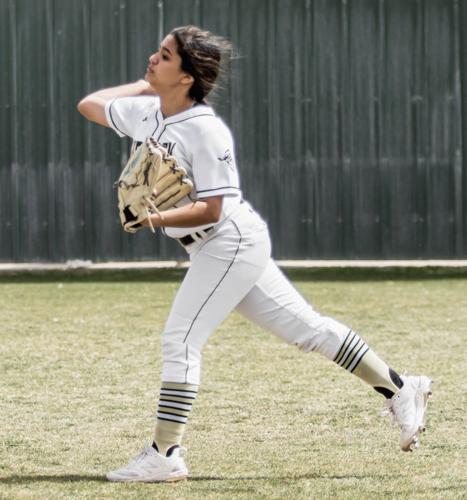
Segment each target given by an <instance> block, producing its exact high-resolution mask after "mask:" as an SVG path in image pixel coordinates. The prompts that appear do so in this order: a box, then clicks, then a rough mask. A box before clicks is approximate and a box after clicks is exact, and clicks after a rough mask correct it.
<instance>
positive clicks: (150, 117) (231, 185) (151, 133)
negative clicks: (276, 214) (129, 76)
mask: <svg viewBox="0 0 467 500" xmlns="http://www.w3.org/2000/svg"><path fill="white" fill-rule="evenodd" d="M105 115H106V118H107V122H108V124H109V125H110V126H111V127H112V128H113V130H115V132H116V133H117V134H118V135H119V136H120V137H124V136H128V137H131V138H132V139H133V147H132V151H133V150H134V149H135V148H136V147H138V146H139V145H140V144H141V143H142V142H144V141H145V140H146V139H147V138H148V137H154V139H156V141H157V142H159V143H160V144H162V145H163V146H164V147H165V148H166V149H167V150H168V151H169V153H170V154H172V155H173V156H175V157H176V158H177V160H178V162H179V164H180V165H181V166H182V167H184V168H185V169H186V171H187V174H188V177H189V178H190V180H191V181H192V182H193V186H194V188H193V191H192V193H191V194H190V198H191V199H190V198H189V197H186V198H185V199H183V200H181V201H180V202H179V203H178V204H177V206H183V205H186V204H189V203H191V202H192V201H193V200H200V199H202V198H208V197H210V196H217V195H223V196H224V199H223V204H222V213H221V217H220V220H219V222H222V221H223V220H224V219H225V218H227V217H228V216H229V215H230V214H231V213H232V212H233V210H234V209H235V208H236V207H237V206H238V205H239V204H240V201H241V198H242V193H241V191H240V184H239V176H238V171H237V166H236V162H235V152H234V144H233V138H232V134H231V133H230V130H229V128H228V127H227V125H226V124H225V123H224V122H223V121H222V120H221V119H220V118H219V117H217V116H216V115H215V113H214V110H213V109H212V108H211V107H210V106H207V105H202V104H198V105H196V106H193V107H192V108H190V109H188V110H186V111H183V112H182V113H178V114H177V115H173V116H170V117H168V118H164V117H163V115H162V112H161V110H160V99H159V98H158V97H154V96H140V97H120V98H117V99H114V100H111V101H108V102H107V103H106V106H105ZM209 226H212V224H207V225H204V226H197V227H188V228H187V227H183V228H180V227H177V228H175V227H165V228H164V231H165V233H166V234H167V235H168V236H170V237H172V238H181V237H182V236H185V235H187V234H191V233H194V232H196V231H199V230H201V229H205V228H206V227H209Z"/></svg>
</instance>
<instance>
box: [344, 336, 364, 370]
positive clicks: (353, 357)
mask: <svg viewBox="0 0 467 500" xmlns="http://www.w3.org/2000/svg"><path fill="white" fill-rule="evenodd" d="M360 340H361V339H360ZM365 346H366V344H365V342H363V340H362V345H361V346H360V347H359V349H358V351H357V352H355V353H354V355H353V356H352V359H351V360H350V361H349V362H348V363H347V366H346V368H345V369H346V370H348V369H349V368H350V366H351V365H352V363H353V361H354V359H355V358H356V357H357V355H358V353H359V352H360V351H361V350H362V349H364V348H365ZM344 364H345V363H344Z"/></svg>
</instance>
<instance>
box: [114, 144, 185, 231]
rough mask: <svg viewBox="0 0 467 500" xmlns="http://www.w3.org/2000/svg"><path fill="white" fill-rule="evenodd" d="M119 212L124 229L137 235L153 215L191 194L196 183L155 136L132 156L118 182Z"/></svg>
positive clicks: (152, 228) (152, 229)
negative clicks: (146, 220)
mask: <svg viewBox="0 0 467 500" xmlns="http://www.w3.org/2000/svg"><path fill="white" fill-rule="evenodd" d="M116 184H117V187H118V209H119V212H120V221H121V223H122V226H123V229H124V230H125V231H127V232H128V233H136V231H138V229H141V228H142V227H143V226H142V225H141V222H142V221H143V220H144V219H148V220H149V225H150V228H151V231H152V232H155V231H154V227H153V225H152V224H151V218H150V215H151V214H153V213H157V212H159V210H166V209H168V208H171V207H173V206H174V205H175V204H176V203H177V202H179V201H180V200H181V199H182V198H184V197H185V196H187V195H189V194H190V192H191V190H192V189H193V183H192V182H191V181H190V179H188V177H187V173H186V170H185V169H184V168H183V167H181V166H180V165H178V164H177V160H176V159H175V157H173V156H171V155H170V154H169V153H168V152H167V150H166V149H165V148H164V147H162V146H161V145H160V144H158V143H157V142H156V141H155V140H154V139H153V138H152V137H149V138H148V139H146V141H145V142H144V143H143V144H141V146H140V147H139V148H137V149H136V151H135V152H134V153H133V154H132V155H131V156H130V158H129V160H128V162H127V164H126V165H125V168H124V169H123V171H122V173H121V174H120V178H119V179H118V181H117V183H116Z"/></svg>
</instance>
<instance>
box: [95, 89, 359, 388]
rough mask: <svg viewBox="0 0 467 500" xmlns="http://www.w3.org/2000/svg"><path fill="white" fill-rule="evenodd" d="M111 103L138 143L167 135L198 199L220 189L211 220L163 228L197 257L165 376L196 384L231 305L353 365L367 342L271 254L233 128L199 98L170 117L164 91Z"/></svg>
mask: <svg viewBox="0 0 467 500" xmlns="http://www.w3.org/2000/svg"><path fill="white" fill-rule="evenodd" d="M105 112H106V117H107V121H108V123H109V125H110V126H111V127H112V128H113V129H114V130H115V132H117V134H118V135H120V136H121V137H123V136H125V135H126V136H129V137H131V138H132V139H133V141H134V147H137V145H138V144H139V143H141V142H143V141H144V140H145V139H146V138H147V137H149V136H152V137H154V138H155V139H156V140H157V141H158V142H159V143H161V144H163V145H164V146H165V147H166V148H167V149H168V150H169V152H170V153H171V154H173V155H174V156H175V157H176V158H177V159H178V161H179V162H180V165H182V166H183V167H185V169H186V170H187V173H188V176H189V178H190V179H191V180H192V181H193V184H194V190H193V191H194V199H203V198H207V197H210V196H216V195H223V208H222V214H221V217H220V220H219V222H218V223H217V224H215V226H214V227H213V228H212V229H211V228H209V226H200V227H192V228H169V227H166V228H165V229H164V232H165V233H166V234H167V236H169V237H172V238H177V239H180V238H183V237H186V236H187V235H188V237H189V239H191V240H192V242H191V243H190V244H187V245H184V246H185V248H186V250H187V252H188V254H189V256H190V261H191V265H190V268H189V270H188V272H187V274H186V276H185V278H184V280H183V282H182V284H181V286H180V289H179V290H178V293H177V295H176V298H175V301H174V303H173V305H172V309H171V311H170V314H169V317H168V319H167V323H166V325H165V329H164V333H163V363H162V380H163V381H165V382H178V383H187V384H199V381H200V368H201V353H202V350H203V347H204V345H205V343H206V341H207V340H208V338H209V336H210V335H211V333H212V332H213V331H214V330H215V329H216V328H217V327H218V326H219V324H220V323H221V322H222V321H223V320H224V319H225V318H226V316H227V315H228V314H229V313H230V312H231V311H232V310H234V309H237V311H239V312H240V313H241V314H243V315H244V316H246V317H247V318H249V319H250V320H252V321H253V322H255V323H257V324H258V325H260V326H261V327H263V328H265V329H266V330H269V331H271V332H272V333H274V334H275V335H277V336H279V337H280V338H282V339H284V340H285V341H286V342H288V343H290V344H294V345H297V346H298V347H299V348H300V349H302V350H304V351H306V352H308V351H317V352H320V353H321V354H323V355H324V356H326V357H327V358H329V359H331V360H334V361H336V362H337V363H338V364H340V365H341V366H343V367H344V368H346V369H347V370H349V371H353V370H354V369H355V368H356V367H357V365H358V364H359V363H360V361H361V359H362V358H363V356H364V355H365V353H366V352H367V350H368V347H367V345H366V344H365V342H364V341H363V340H362V339H360V337H359V336H358V335H357V334H356V333H355V332H352V331H351V330H350V329H349V328H348V327H346V326H344V325H342V324H340V323H338V322H337V321H335V320H333V319H331V318H326V317H323V316H321V315H320V314H319V313H317V312H316V311H314V310H313V308H312V306H311V305H310V304H308V303H307V302H306V300H305V299H304V298H303V297H302V296H301V295H300V294H299V293H298V292H297V291H296V290H295V288H294V287H293V286H292V284H291V283H290V282H289V281H288V279H287V278H286V277H285V276H284V275H283V274H282V272H281V271H280V270H279V269H278V267H277V265H276V264H275V263H274V261H273V260H272V259H271V257H270V253H271V245H270V239H269V232H268V229H267V226H266V223H265V222H264V221H263V220H262V219H261V217H260V216H259V215H258V214H257V213H256V212H255V211H254V210H253V209H252V207H251V206H250V204H249V203H247V202H245V201H244V200H243V199H242V193H241V190H240V184H239V176H238V171H237V166H236V162H235V152H234V143H233V139H232V135H231V133H230V130H229V128H228V127H227V126H226V125H225V123H224V122H223V121H222V120H221V119H220V118H219V117H217V116H216V115H215V113H214V111H213V109H212V108H211V107H209V106H207V105H196V106H194V107H192V108H191V109H189V110H186V111H183V112H182V113H179V114H177V115H175V116H170V117H168V118H165V119H164V117H163V115H162V113H161V110H160V101H159V99H158V98H157V97H146V96H145V97H123V98H117V99H114V100H113V101H109V102H108V103H107V105H106V108H105ZM190 202H191V201H190V200H189V199H186V200H183V201H182V202H181V203H180V204H179V206H181V205H183V204H186V203H190ZM185 240H186V238H185Z"/></svg>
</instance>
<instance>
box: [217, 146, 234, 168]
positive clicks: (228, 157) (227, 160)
mask: <svg viewBox="0 0 467 500" xmlns="http://www.w3.org/2000/svg"><path fill="white" fill-rule="evenodd" d="M217 159H218V160H219V161H223V162H225V163H227V166H228V167H229V168H233V156H232V153H231V152H230V149H226V150H225V153H224V154H223V155H221V156H218V157H217Z"/></svg>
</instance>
